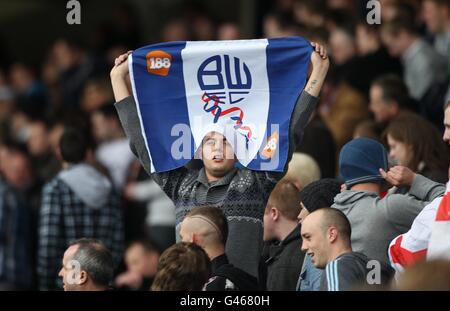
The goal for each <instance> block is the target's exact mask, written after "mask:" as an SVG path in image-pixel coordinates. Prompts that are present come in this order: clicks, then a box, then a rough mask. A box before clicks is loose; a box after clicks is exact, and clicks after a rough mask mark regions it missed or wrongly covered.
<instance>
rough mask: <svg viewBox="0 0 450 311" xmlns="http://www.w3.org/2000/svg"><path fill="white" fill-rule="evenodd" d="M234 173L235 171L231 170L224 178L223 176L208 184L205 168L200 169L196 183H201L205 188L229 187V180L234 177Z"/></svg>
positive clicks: (234, 169)
mask: <svg viewBox="0 0 450 311" xmlns="http://www.w3.org/2000/svg"><path fill="white" fill-rule="evenodd" d="M236 171H237V169H236V168H233V169H232V170H231V171H229V172H228V173H227V174H226V175H225V176H223V177H222V178H220V179H219V180H217V181H215V182H212V183H210V182H208V178H207V177H206V172H205V168H204V167H202V168H201V169H200V171H199V172H198V177H197V181H198V182H200V183H202V184H203V185H205V186H206V187H216V186H223V185H229V184H230V182H231V180H232V179H233V177H234V175H235V174H236Z"/></svg>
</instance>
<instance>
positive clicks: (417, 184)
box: [409, 174, 445, 201]
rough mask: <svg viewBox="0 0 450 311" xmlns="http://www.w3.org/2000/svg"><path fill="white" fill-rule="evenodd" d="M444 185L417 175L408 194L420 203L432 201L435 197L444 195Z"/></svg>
mask: <svg viewBox="0 0 450 311" xmlns="http://www.w3.org/2000/svg"><path fill="white" fill-rule="evenodd" d="M444 193H445V185H444V184H440V183H437V182H434V181H432V180H430V179H428V178H426V177H424V176H422V175H419V174H417V175H416V178H415V179H414V182H413V184H412V185H411V188H410V189H409V194H411V195H413V196H415V197H416V198H417V199H419V200H422V201H433V200H434V199H436V198H437V197H440V196H442V195H444Z"/></svg>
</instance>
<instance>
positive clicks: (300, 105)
mask: <svg viewBox="0 0 450 311" xmlns="http://www.w3.org/2000/svg"><path fill="white" fill-rule="evenodd" d="M318 100H319V99H318V97H314V96H312V95H310V94H309V93H308V92H306V91H305V90H304V91H303V92H302V93H301V94H300V96H299V97H298V99H297V103H296V104H295V108H294V111H293V113H292V116H291V123H290V125H289V150H288V156H287V159H286V164H285V166H284V170H283V172H282V173H279V172H265V173H264V175H265V177H266V178H267V179H269V180H274V181H275V182H276V181H278V180H280V179H281V178H283V176H284V175H285V174H286V172H287V169H288V165H289V162H290V161H291V159H292V154H293V153H294V151H295V150H296V147H297V144H296V142H295V139H294V137H295V133H300V136H299V138H300V139H299V141H301V138H302V136H303V131H304V129H305V127H306V125H307V124H308V121H309V119H310V118H311V115H312V113H313V112H314V110H315V109H316V105H317V102H318Z"/></svg>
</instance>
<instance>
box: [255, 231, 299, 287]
mask: <svg viewBox="0 0 450 311" xmlns="http://www.w3.org/2000/svg"><path fill="white" fill-rule="evenodd" d="M301 244H302V239H301V236H300V226H297V227H295V229H294V230H293V231H292V232H291V233H290V234H289V235H288V236H287V237H286V238H285V239H284V240H283V241H281V242H277V243H271V244H266V245H265V250H264V251H263V257H262V262H261V263H260V280H259V281H260V283H263V282H265V283H264V284H266V288H263V289H267V290H270V291H273V290H280V291H290V290H292V291H294V290H296V285H297V281H298V277H299V275H300V272H301V269H302V264H303V260H304V256H305V254H304V253H303V252H302V251H301V250H300V247H301ZM261 265H262V266H261Z"/></svg>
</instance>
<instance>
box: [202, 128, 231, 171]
mask: <svg viewBox="0 0 450 311" xmlns="http://www.w3.org/2000/svg"><path fill="white" fill-rule="evenodd" d="M202 157H203V165H204V166H205V170H206V171H207V172H208V173H209V174H210V175H211V176H214V177H217V178H221V177H223V176H225V175H226V174H227V173H228V172H230V171H231V170H232V169H233V167H234V163H235V162H236V159H235V156H234V151H233V148H232V147H231V145H230V144H229V143H228V141H227V140H226V138H225V137H224V136H223V135H222V134H219V133H217V132H211V133H208V134H207V135H206V136H205V138H204V139H203V146H202Z"/></svg>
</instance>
